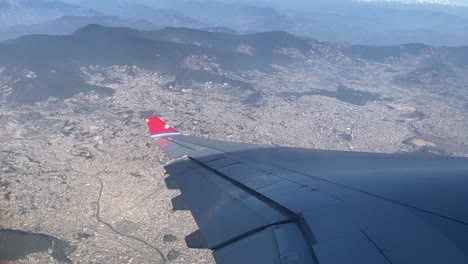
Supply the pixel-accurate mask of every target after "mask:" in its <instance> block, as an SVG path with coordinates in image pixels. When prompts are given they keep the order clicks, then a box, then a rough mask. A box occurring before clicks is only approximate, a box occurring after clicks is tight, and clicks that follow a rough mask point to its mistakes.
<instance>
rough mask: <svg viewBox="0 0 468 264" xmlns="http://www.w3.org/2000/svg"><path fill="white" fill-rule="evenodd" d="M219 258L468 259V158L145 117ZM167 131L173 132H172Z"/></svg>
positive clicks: (195, 237) (326, 263)
mask: <svg viewBox="0 0 468 264" xmlns="http://www.w3.org/2000/svg"><path fill="white" fill-rule="evenodd" d="M147 123H148V127H149V130H150V132H151V134H152V136H153V138H154V140H155V142H156V143H157V144H158V145H159V146H160V147H161V148H162V149H163V150H164V151H165V153H166V155H167V156H168V157H169V158H171V159H172V160H173V161H172V162H171V163H170V164H169V165H167V166H166V167H165V169H166V171H167V173H168V175H170V177H169V178H168V179H166V180H167V181H166V183H167V185H168V187H171V188H173V187H174V185H173V184H172V183H174V182H175V185H176V187H177V188H179V189H180V191H181V193H182V196H183V200H184V201H185V204H184V203H181V202H180V201H181V200H180V199H179V198H177V197H176V198H175V199H174V200H173V204H174V207H175V208H176V209H177V207H179V208H180V209H184V205H186V206H187V207H188V208H189V209H190V210H191V212H192V214H193V217H194V218H195V220H196V222H197V224H198V226H199V231H197V232H195V233H193V234H191V235H189V236H188V237H187V238H186V241H187V244H188V245H189V246H192V247H206V248H210V249H211V250H212V252H213V255H214V257H215V259H216V261H217V263H320V264H331V263H333V264H336V263H372V264H378V263H386V264H391V263H393V264H396V263H425V264H428V263H451V264H455V263H460V264H466V263H468V159H466V158H455V157H442V156H433V155H422V154H419V155H417V154H376V153H358V152H340V151H325V150H315V149H302V148H288V147H276V146H266V145H253V144H242V143H231V142H223V141H217V140H209V139H204V138H198V137H190V136H184V135H181V134H179V133H178V132H177V131H175V130H174V129H173V128H172V127H170V126H168V125H166V124H165V123H164V122H163V121H161V120H159V119H158V118H157V117H148V119H147ZM168 133H169V134H168Z"/></svg>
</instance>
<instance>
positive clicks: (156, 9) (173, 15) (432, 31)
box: [0, 0, 468, 46]
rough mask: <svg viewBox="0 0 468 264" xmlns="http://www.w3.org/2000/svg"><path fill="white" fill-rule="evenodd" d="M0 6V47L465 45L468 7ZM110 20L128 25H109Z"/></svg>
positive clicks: (86, 2) (342, 0) (50, 0)
mask: <svg viewBox="0 0 468 264" xmlns="http://www.w3.org/2000/svg"><path fill="white" fill-rule="evenodd" d="M295 3H296V4H295ZM438 3H442V2H438ZM450 3H452V2H450ZM0 7H1V8H0V33H1V34H0V41H2V40H6V39H12V38H16V37H19V36H21V35H23V34H44V33H46V34H70V33H72V31H73V30H76V29H78V28H80V27H83V26H84V23H85V22H86V23H89V24H91V23H96V24H103V25H106V26H125V27H132V28H135V29H150V28H162V27H166V26H172V27H189V28H198V29H201V28H225V29H226V28H227V29H228V30H229V31H231V32H234V31H235V32H239V33H244V34H245V33H254V32H264V31H286V32H288V33H291V34H294V35H299V36H307V37H311V38H314V39H319V40H322V41H331V42H348V43H351V44H363V45H397V44H403V43H424V44H427V45H439V46H466V45H468V32H467V28H466V26H465V25H467V24H468V7H462V6H456V7H454V6H451V5H433V4H432V5H431V4H427V3H421V4H406V2H395V1H390V2H387V1H383V2H382V1H370V2H369V1H365V2H362V1H348V0H333V1H324V0H317V1H299V0H296V1H293V2H291V3H289V4H286V3H284V2H278V1H272V2H261V1H257V2H255V1H254V2H253V3H248V4H247V3H242V2H231V1H208V0H206V1H201V0H199V1H184V0H176V1H157V2H154V1H146V0H138V1H132V2H130V1H116V0H103V1H91V0H74V1H73V0H68V1H67V0H64V1H59V0H35V1H33V0H17V1H9V0H8V1H7V0H0ZM70 16H73V17H75V19H74V21H72V19H70ZM84 16H86V17H89V18H84ZM61 17H62V18H61ZM103 17H106V20H105V21H103ZM110 17H112V19H114V20H116V19H121V20H124V21H125V22H123V21H114V22H109V19H110ZM77 18H79V19H77ZM63 20H68V22H67V23H68V25H66V26H64V25H63ZM142 21H144V22H143V24H146V25H142V23H141V22H142ZM152 25H154V27H153V26H152ZM65 27H66V30H64V28H65Z"/></svg>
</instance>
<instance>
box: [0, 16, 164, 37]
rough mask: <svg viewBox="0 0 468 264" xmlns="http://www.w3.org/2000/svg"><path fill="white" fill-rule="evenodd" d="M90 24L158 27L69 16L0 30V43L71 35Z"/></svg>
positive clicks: (140, 23) (124, 21) (145, 23)
mask: <svg viewBox="0 0 468 264" xmlns="http://www.w3.org/2000/svg"><path fill="white" fill-rule="evenodd" d="M89 24H100V25H103V26H107V27H129V28H134V29H139V30H150V29H156V28H158V26H156V25H154V24H153V23H151V22H149V21H147V20H144V19H140V20H138V21H129V20H124V19H121V18H119V17H116V16H106V15H102V16H74V15H67V16H63V17H60V18H58V19H55V20H52V21H47V22H44V23H39V24H34V25H18V26H12V27H8V28H0V42H1V41H4V40H7V39H14V38H18V37H20V36H23V35H31V34H46V35H69V34H72V33H73V32H75V31H76V30H78V29H79V28H82V27H84V26H86V25H89Z"/></svg>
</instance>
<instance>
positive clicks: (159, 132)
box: [146, 116, 180, 138]
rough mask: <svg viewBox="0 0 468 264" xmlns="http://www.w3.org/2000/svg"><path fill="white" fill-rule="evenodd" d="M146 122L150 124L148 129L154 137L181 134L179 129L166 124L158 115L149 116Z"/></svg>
mask: <svg viewBox="0 0 468 264" xmlns="http://www.w3.org/2000/svg"><path fill="white" fill-rule="evenodd" d="M146 124H147V125H148V130H149V132H150V134H151V137H152V138H160V137H167V136H175V135H180V133H179V132H178V131H177V130H175V129H174V128H173V127H171V126H170V125H168V124H166V122H164V121H162V120H161V119H160V118H159V117H157V116H148V117H147V118H146Z"/></svg>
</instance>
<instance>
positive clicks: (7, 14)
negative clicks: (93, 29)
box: [0, 0, 97, 28]
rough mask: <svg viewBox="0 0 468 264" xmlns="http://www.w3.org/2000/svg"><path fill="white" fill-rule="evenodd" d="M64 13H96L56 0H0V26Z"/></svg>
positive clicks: (41, 19)
mask: <svg viewBox="0 0 468 264" xmlns="http://www.w3.org/2000/svg"><path fill="white" fill-rule="evenodd" d="M64 15H80V16H81V15H85V16H90V15H97V12H95V11H94V10H92V9H90V8H87V7H82V6H77V5H73V4H69V3H64V2H62V1H58V0H15V1H12V0H0V28H2V27H8V26H13V25H24V24H37V23H41V22H44V21H47V20H51V19H56V18H58V17H61V16H64Z"/></svg>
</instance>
